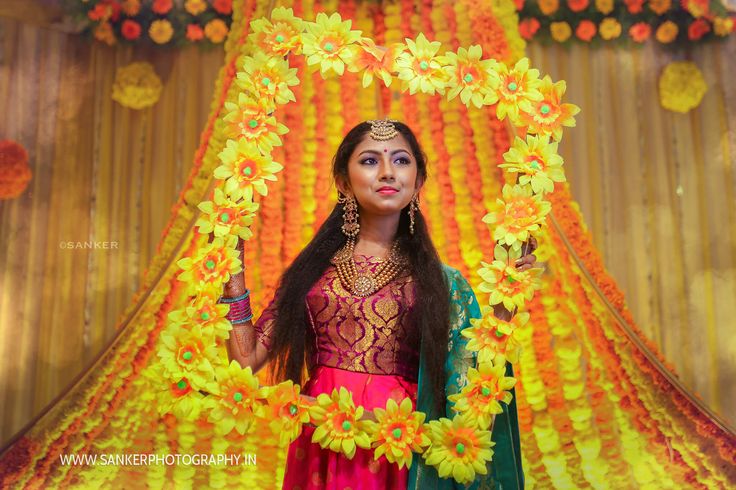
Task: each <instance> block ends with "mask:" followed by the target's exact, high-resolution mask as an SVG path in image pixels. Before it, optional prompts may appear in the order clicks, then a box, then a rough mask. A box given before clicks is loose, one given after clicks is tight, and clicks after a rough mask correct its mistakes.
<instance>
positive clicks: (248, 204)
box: [194, 140, 258, 241]
mask: <svg viewBox="0 0 736 490" xmlns="http://www.w3.org/2000/svg"><path fill="white" fill-rule="evenodd" d="M231 141H232V140H231ZM197 207H198V208H199V210H200V211H202V213H204V214H203V215H202V216H201V217H200V218H199V219H198V220H197V222H196V223H195V225H194V226H197V227H199V233H201V234H203V235H206V234H209V233H214V234H215V236H216V237H218V236H219V237H225V236H228V235H237V236H239V237H240V238H242V239H243V240H244V241H245V240H248V239H249V238H250V237H252V236H253V233H252V232H251V230H250V228H249V227H250V225H252V224H253V218H254V216H255V212H256V211H257V210H258V203H254V202H253V201H250V200H246V199H244V200H243V201H242V202H240V203H238V202H235V201H234V200H232V199H229V198H228V197H227V196H226V195H225V193H224V192H223V191H222V190H221V189H219V188H216V189H215V195H214V201H202V202H201V203H199V205H198V206H197Z"/></svg>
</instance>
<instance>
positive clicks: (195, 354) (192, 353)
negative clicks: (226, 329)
mask: <svg viewBox="0 0 736 490" xmlns="http://www.w3.org/2000/svg"><path fill="white" fill-rule="evenodd" d="M159 338H160V339H161V345H160V347H159V350H158V353H157V354H158V357H159V358H160V361H161V365H162V366H163V368H164V369H165V370H166V377H168V378H171V379H177V380H178V379H179V378H184V377H185V378H187V380H188V381H189V382H190V383H191V384H192V387H193V388H194V389H197V390H198V389H212V387H213V382H214V375H215V373H214V370H213V366H212V362H217V361H218V359H219V356H218V349H217V342H216V340H215V336H214V333H212V332H210V333H205V332H202V329H201V327H200V326H199V325H194V326H192V327H191V328H184V327H183V326H180V325H175V324H169V325H168V326H167V327H166V329H165V330H164V331H163V332H162V333H161V335H160V337H159Z"/></svg>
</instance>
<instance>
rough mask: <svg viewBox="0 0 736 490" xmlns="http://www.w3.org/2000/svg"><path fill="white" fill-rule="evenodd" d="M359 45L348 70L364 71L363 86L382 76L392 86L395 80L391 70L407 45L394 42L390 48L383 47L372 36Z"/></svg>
mask: <svg viewBox="0 0 736 490" xmlns="http://www.w3.org/2000/svg"><path fill="white" fill-rule="evenodd" d="M359 47H360V49H358V51H357V52H356V54H355V57H354V58H353V61H352V63H350V64H349V65H348V71H350V72H353V73H359V72H361V71H362V72H363V78H362V84H363V88H366V87H368V86H369V85H370V84H371V83H373V77H377V78H380V79H381V80H382V81H383V83H384V85H386V86H387V87H390V86H391V82H392V80H393V77H392V75H391V72H392V71H393V68H394V64H395V63H396V58H397V57H398V56H399V54H401V53H402V52H403V51H404V50H405V49H406V45H405V44H402V43H393V44H392V45H391V46H389V47H388V48H383V47H379V46H376V43H375V42H374V41H373V40H372V39H370V38H362V39H361V40H360V43H359Z"/></svg>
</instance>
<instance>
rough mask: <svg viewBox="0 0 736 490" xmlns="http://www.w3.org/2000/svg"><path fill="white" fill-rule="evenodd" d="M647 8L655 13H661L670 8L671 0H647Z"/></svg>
mask: <svg viewBox="0 0 736 490" xmlns="http://www.w3.org/2000/svg"><path fill="white" fill-rule="evenodd" d="M648 4H649V8H650V9H651V10H652V12H654V13H655V14H657V15H663V14H664V13H665V12H667V11H668V10H669V9H670V8H672V0H649V2H648Z"/></svg>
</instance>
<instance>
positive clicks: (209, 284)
mask: <svg viewBox="0 0 736 490" xmlns="http://www.w3.org/2000/svg"><path fill="white" fill-rule="evenodd" d="M237 242H238V237H236V236H232V235H231V236H228V237H227V238H226V239H225V238H221V237H217V238H215V239H214V240H212V243H209V244H207V245H204V246H202V247H200V248H199V249H198V250H197V252H196V255H195V256H194V257H185V258H183V259H180V260H179V261H177V263H176V264H177V265H178V266H179V268H181V269H182V272H180V273H179V275H178V276H177V279H179V280H180V281H182V282H186V283H187V293H188V294H190V295H192V296H196V295H197V294H205V295H207V296H215V297H218V296H219V295H220V294H221V293H222V286H223V284H225V283H226V282H227V281H229V280H230V276H231V275H232V274H237V273H238V272H240V270H241V268H242V264H241V262H240V257H239V253H238V251H237V250H235V247H236V245H237ZM218 289H219V292H217V291H218Z"/></svg>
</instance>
